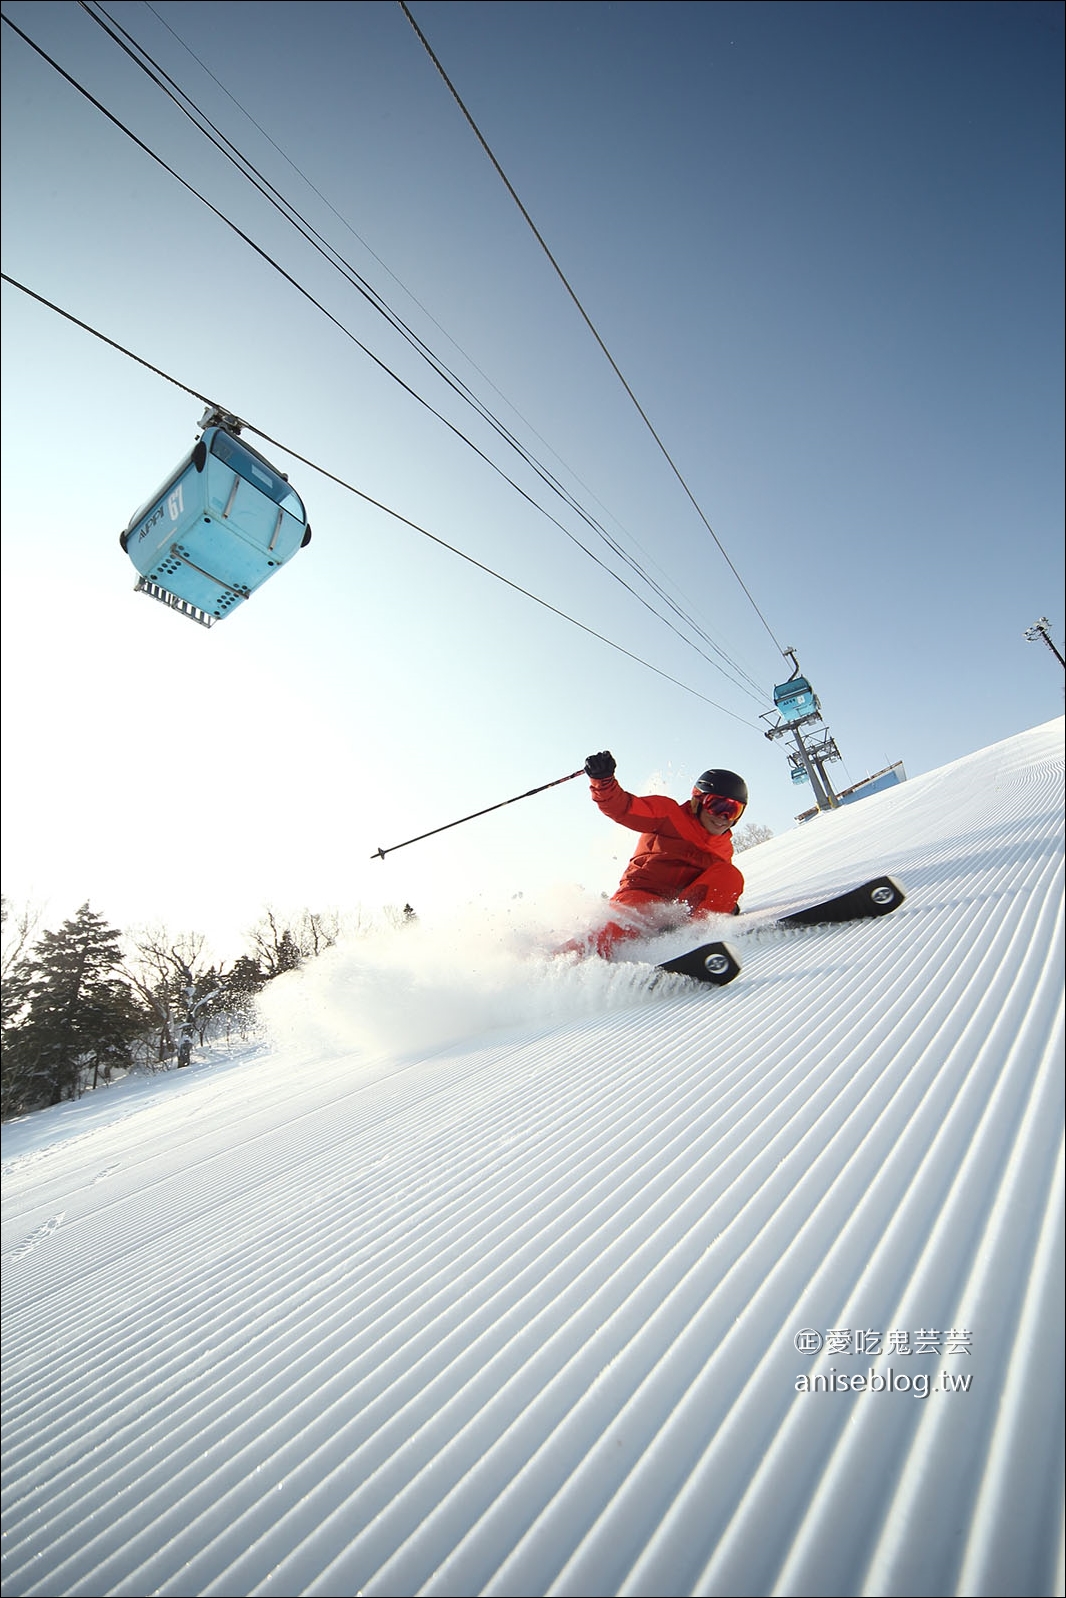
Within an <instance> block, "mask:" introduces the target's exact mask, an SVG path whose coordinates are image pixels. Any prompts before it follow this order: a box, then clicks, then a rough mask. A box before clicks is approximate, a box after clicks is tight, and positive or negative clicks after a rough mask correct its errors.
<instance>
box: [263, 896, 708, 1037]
mask: <svg viewBox="0 0 1066 1598" xmlns="http://www.w3.org/2000/svg"><path fill="white" fill-rule="evenodd" d="M605 910H606V906H605V904H604V902H603V900H602V899H599V898H596V897H593V896H591V895H589V894H587V893H584V892H581V891H580V890H577V889H574V890H559V891H558V892H557V893H556V894H555V895H554V896H552V897H549V898H546V899H540V900H538V901H537V902H532V901H527V900H525V899H518V900H515V901H512V902H511V903H510V904H509V905H505V906H485V905H483V904H478V905H470V906H467V907H465V908H464V909H462V910H461V911H458V912H454V913H452V914H449V915H447V916H444V917H440V918H438V919H436V920H433V919H427V920H422V919H419V920H413V921H411V922H409V923H407V924H405V925H402V926H398V927H389V928H385V929H382V930H376V931H372V932H370V933H364V934H360V935H358V936H352V937H348V938H346V939H342V940H341V941H340V942H339V943H338V944H337V945H336V946H335V947H334V948H332V949H329V950H327V951H326V953H325V954H323V955H321V956H320V957H319V958H318V959H317V960H314V961H311V962H309V963H308V964H307V965H305V966H303V967H302V968H301V969H300V970H298V971H293V972H290V973H288V974H287V975H285V976H283V977H279V978H277V979H276V980H275V981H274V982H272V983H271V984H270V986H269V988H267V989H266V990H265V991H264V993H263V995H262V996H261V1000H260V1011H261V1014H262V1017H263V1020H264V1022H265V1024H266V1027H267V1030H268V1032H269V1034H270V1036H271V1038H272V1039H273V1041H274V1042H275V1043H276V1044H277V1045H278V1046H284V1047H285V1048H286V1049H289V1050H291V1049H296V1050H297V1051H299V1052H300V1053H301V1054H302V1055H305V1056H317V1055H322V1054H337V1053H347V1052H352V1051H358V1052H361V1053H367V1054H374V1055H380V1054H387V1055H390V1056H399V1055H403V1054H407V1053H410V1052H413V1051H417V1050H425V1049H427V1048H434V1047H441V1048H444V1047H446V1046H448V1045H451V1044H454V1043H457V1042H461V1041H462V1040H464V1039H467V1038H470V1037H474V1036H477V1035H480V1034H482V1033H484V1032H486V1031H497V1030H500V1029H509V1028H511V1027H528V1026H529V1025H530V1024H533V1025H536V1024H538V1023H539V1022H543V1023H544V1025H545V1026H546V1027H552V1026H556V1025H558V1024H559V1023H560V1022H563V1021H568V1020H574V1019H578V1018H580V1017H581V1016H584V1015H591V1014H598V1013H602V1012H603V1011H604V1010H610V1009H620V1008H627V1007H629V1006H631V1005H633V1004H637V1003H640V1002H644V1001H648V1000H649V999H650V997H651V995H650V993H649V976H650V973H649V968H648V963H647V962H648V961H649V960H654V959H662V958H664V953H663V951H661V950H660V951H659V952H658V953H657V954H656V953H655V952H654V943H652V942H644V941H640V942H638V941H637V940H634V941H633V943H632V945H631V946H630V948H629V950H627V953H630V952H631V958H629V959H628V960H626V961H620V962H619V963H617V964H607V963H606V962H605V961H603V960H599V959H579V958H577V957H576V956H575V955H573V954H566V953H559V950H560V947H561V946H562V945H563V944H565V943H566V942H567V941H568V940H569V939H573V938H581V937H582V936H583V935H584V934H586V933H587V932H588V931H589V930H590V929H592V928H594V927H597V926H599V925H602V923H603V921H604V920H605ZM655 941H656V942H660V941H663V940H655ZM692 941H693V939H692V935H691V933H686V934H683V935H682V936H681V941H680V943H679V942H678V934H677V933H676V932H675V933H674V935H673V939H672V943H671V947H670V949H669V950H668V951H666V952H669V953H676V952H679V950H680V949H681V948H683V947H687V946H688V945H689V944H691V942H692ZM679 980H681V979H673V980H670V981H665V982H662V984H661V986H662V991H663V993H664V994H665V993H667V992H672V991H676V982H677V981H679Z"/></svg>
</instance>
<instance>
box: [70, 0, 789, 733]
mask: <svg viewBox="0 0 1066 1598" xmlns="http://www.w3.org/2000/svg"><path fill="white" fill-rule="evenodd" d="M97 3H98V0H97ZM142 3H143V5H144V8H145V10H146V11H150V12H151V14H152V16H153V17H155V19H156V21H157V22H158V23H159V24H160V26H161V27H163V28H165V29H166V31H167V32H168V33H169V34H170V36H171V38H172V39H174V40H175V42H176V43H177V44H179V45H180V46H181V48H182V49H183V50H184V51H185V53H186V55H188V56H190V57H191V58H192V60H193V61H195V62H196V64H197V66H198V67H199V68H200V70H201V71H202V72H203V73H204V74H205V76H207V77H209V78H210V79H211V81H212V83H214V84H215V86H216V88H218V89H220V90H221V92H222V93H223V94H224V95H225V96H226V98H227V100H229V101H230V103H231V104H232V105H234V106H236V108H237V110H238V111H239V112H240V113H241V115H242V116H243V117H245V118H246V119H247V121H249V122H250V123H251V124H252V127H253V128H255V130H256V132H257V133H259V134H260V135H261V136H262V137H263V138H264V139H265V140H266V142H267V143H268V144H269V145H270V146H271V147H272V149H274V150H275V151H276V152H277V154H278V155H279V156H280V157H281V159H282V160H283V161H284V162H285V164H286V166H288V167H289V168H290V170H291V171H293V172H295V174H296V176H297V177H298V178H299V179H300V181H301V182H302V183H305V184H306V185H307V187H308V188H309V189H310V190H311V192H312V194H314V195H316V196H317V197H318V199H319V200H321V202H322V204H323V205H324V206H325V207H326V209H327V210H328V211H331V212H332V213H333V215H334V216H335V217H336V219H337V221H338V222H339V223H340V225H341V226H342V227H343V228H344V229H345V231H346V232H348V233H350V234H351V235H352V237H353V238H354V239H356V240H357V241H358V242H359V244H361V245H362V247H363V249H364V250H365V251H366V252H367V254H368V255H370V256H371V257H372V258H373V259H374V260H375V261H376V262H377V264H378V266H379V267H380V268H381V270H382V271H383V272H384V273H385V274H386V276H387V277H390V278H391V279H392V281H393V282H394V283H395V284H396V286H397V288H398V289H399V290H400V291H401V293H403V294H405V295H406V296H407V298H408V299H409V300H411V301H412V303H413V304H414V305H416V306H417V307H418V309H419V311H421V313H422V315H423V316H424V317H425V318H426V320H427V321H429V322H432V324H433V326H434V327H435V328H436V329H437V332H438V333H440V334H441V336H442V337H443V338H445V339H447V341H448V343H449V344H450V345H451V346H452V348H453V349H455V350H458V352H459V354H460V355H461V356H462V357H463V359H464V360H465V361H466V362H467V364H468V365H469V366H470V367H471V368H472V369H473V370H474V371H475V372H476V373H477V375H478V377H480V378H481V380H482V382H484V383H486V384H487V385H488V387H489V388H490V389H491V390H492V392H493V393H494V394H495V395H496V396H497V397H498V398H499V399H501V400H502V401H503V403H504V404H505V405H506V406H507V407H508V409H509V410H510V411H512V412H513V413H514V414H515V415H516V416H517V417H518V419H519V421H520V422H521V423H522V425H523V426H524V427H525V428H526V429H527V430H528V431H529V432H530V433H531V434H532V436H533V437H534V438H535V439H537V441H538V442H539V443H541V444H543V446H544V448H545V449H546V450H547V451H548V452H549V454H550V455H552V456H553V457H554V458H555V460H557V461H558V462H559V464H560V465H561V466H563V467H564V468H565V469H566V471H568V472H569V474H570V476H571V477H572V478H573V479H574V480H575V482H577V483H578V484H579V486H580V487H581V488H583V489H584V491H585V493H586V494H588V495H589V497H590V498H591V499H593V500H594V501H595V502H596V504H597V505H599V507H600V509H601V510H602V511H604V512H606V514H608V515H611V516H612V520H614V521H615V522H616V523H617V522H618V518H617V517H614V516H613V515H612V513H611V512H610V511H609V510H608V509H607V506H605V505H604V504H603V502H602V500H600V499H598V498H597V496H596V494H595V492H594V490H593V489H591V488H590V487H589V485H588V484H587V483H586V482H584V480H583V479H582V478H581V477H580V476H579V475H578V473H577V472H575V471H574V469H573V467H572V466H569V465H567V463H566V462H565V461H563V460H562V458H561V457H560V456H559V454H558V453H557V451H556V450H555V448H554V447H553V446H552V444H550V443H549V441H548V440H547V439H546V438H545V437H544V435H543V434H542V433H540V432H538V431H537V429H536V427H535V426H534V425H533V423H532V422H531V421H530V420H529V418H528V417H527V416H525V415H523V413H522V412H521V411H520V410H519V409H518V407H517V406H516V405H515V404H514V402H513V401H512V400H509V399H508V398H507V396H506V394H504V393H503V391H502V389H500V388H499V387H498V386H497V385H496V384H495V383H494V382H493V380H492V378H491V377H490V376H489V374H488V373H487V372H486V371H485V370H484V369H483V368H482V367H480V366H479V365H478V364H477V362H476V361H475V360H474V359H473V357H472V356H471V355H470V353H469V351H467V350H465V349H463V347H462V346H461V345H460V344H458V343H457V342H456V340H455V339H454V338H453V337H452V335H451V334H450V333H449V332H448V330H447V328H446V327H444V326H443V324H442V323H441V322H439V321H438V320H437V318H436V317H435V316H434V315H433V312H432V311H431V310H430V309H429V307H428V306H426V305H424V304H423V303H422V301H421V300H420V299H419V298H418V296H417V294H415V293H414V292H413V291H412V290H411V289H410V288H409V287H408V286H407V284H405V283H404V282H402V281H401V279H400V278H398V277H397V276H396V274H395V272H394V271H393V270H392V268H391V267H390V266H389V264H388V262H387V261H384V260H382V258H381V256H380V255H378V254H377V252H376V251H375V249H374V247H373V246H372V245H371V244H370V243H369V242H368V241H367V240H366V239H365V238H364V237H363V235H362V234H361V233H360V232H359V230H358V229H357V228H355V227H353V225H352V223H351V222H350V221H349V219H348V218H347V217H346V216H345V215H344V214H343V212H341V211H339V210H338V209H337V207H336V206H335V205H334V204H333V202H332V200H330V199H329V197H328V195H326V194H324V193H323V192H322V190H321V189H320V188H318V187H317V186H316V184H315V183H314V182H313V180H312V179H311V178H309V177H308V175H307V173H306V172H305V171H304V170H303V168H302V167H300V166H298V165H297V164H296V162H295V161H294V160H293V159H292V157H291V156H290V155H289V154H288V152H287V151H286V150H283V149H282V147H281V145H280V144H278V142H277V140H276V139H274V138H273V137H272V136H271V134H270V132H269V131H268V129H267V128H265V127H264V126H263V124H262V123H261V122H259V121H257V120H256V118H255V117H254V116H253V115H252V113H251V112H250V111H249V110H248V107H247V106H246V105H244V104H243V103H242V101H240V100H238V99H237V97H236V95H235V94H233V92H232V91H231V90H230V89H228V88H227V87H226V85H225V84H224V83H223V81H222V79H221V78H219V77H218V76H217V75H216V74H215V73H214V72H212V71H211V68H210V67H209V66H208V64H207V62H206V61H205V60H204V59H203V57H202V56H199V55H197V53H196V51H195V50H194V49H193V48H192V46H191V45H190V44H189V43H188V41H187V40H186V39H183V38H182V36H181V34H180V33H178V32H177V31H176V29H174V28H172V27H171V25H170V23H169V22H168V21H167V19H166V18H165V17H164V16H163V15H162V14H161V13H160V12H159V11H157V10H156V8H155V6H153V5H152V4H151V0H142ZM100 9H101V10H103V7H102V6H101V7H100ZM105 14H106V13H105ZM112 20H113V19H112ZM115 26H116V27H118V24H117V23H116V24H115ZM122 32H123V33H124V34H125V36H126V37H127V38H129V39H131V40H132V35H130V34H129V33H128V32H127V31H126V30H125V29H123V30H122ZM132 42H134V43H135V45H136V48H137V49H138V50H140V51H142V53H145V54H146V53H147V52H144V47H143V46H142V45H140V44H136V41H132ZM159 70H160V71H161V72H164V69H163V68H161V67H160V68H159ZM164 76H166V77H167V78H168V81H169V82H174V80H173V79H172V78H170V77H169V74H166V73H165V72H164ZM175 87H177V86H176V85H175ZM178 92H179V93H181V94H182V95H183V97H185V96H184V90H181V89H179V90H178ZM186 98H187V97H186ZM196 109H197V112H198V114H201V115H202V112H200V110H199V107H197V108H196ZM205 120H206V119H205ZM212 126H213V124H212ZM221 137H223V138H225V135H224V134H223V135H221ZM226 142H227V143H229V142H230V141H229V140H228V139H226ZM331 248H332V246H331ZM459 381H460V382H462V381H463V380H462V379H459ZM463 386H464V387H466V386H467V385H466V384H465V383H464V385H463ZM593 525H595V526H596V527H597V528H600V529H601V530H602V535H603V536H604V537H605V538H606V539H608V541H609V542H610V544H611V547H612V548H617V549H618V551H619V554H620V555H621V557H622V559H624V560H627V561H630V557H629V556H628V555H627V554H626V552H625V551H624V550H623V549H622V548H621V547H620V546H618V545H616V544H615V542H614V540H613V539H612V538H611V535H610V534H609V533H607V531H606V529H603V528H602V524H601V523H600V522H598V521H597V522H595V523H594V524H593ZM618 525H619V526H621V524H620V523H618ZM622 531H623V532H624V533H625V536H626V537H627V538H629V539H630V540H631V542H633V543H634V544H636V547H637V548H638V549H639V550H640V552H641V554H642V555H644V556H645V558H646V559H652V557H650V556H648V554H647V551H646V550H644V549H643V548H642V546H641V545H640V544H639V542H638V541H637V540H636V539H635V538H634V537H633V534H632V533H630V532H629V531H628V530H627V529H625V528H622ZM630 564H634V563H633V562H632V561H630ZM653 564H654V561H653ZM634 569H635V570H637V571H639V572H640V573H641V574H642V575H643V576H644V578H645V580H646V581H647V582H648V583H649V584H651V585H652V587H653V588H654V589H655V592H656V593H658V594H660V595H661V596H662V598H663V599H664V600H665V601H666V603H667V604H669V605H670V606H671V608H672V609H673V610H674V611H675V613H676V614H677V615H678V616H679V617H680V618H681V620H683V621H684V622H685V623H686V625H688V626H690V627H691V628H692V629H693V631H694V632H695V633H696V634H697V636H698V637H700V638H702V639H703V640H704V641H705V642H706V643H707V644H708V645H709V646H710V647H711V648H712V649H715V650H717V651H718V653H722V651H721V650H720V649H719V647H718V645H717V644H716V643H715V642H714V640H713V639H712V638H710V637H709V636H708V634H707V633H706V632H705V630H704V629H703V628H702V627H701V626H700V624H699V623H698V622H697V621H695V619H694V618H693V617H691V616H689V615H688V614H687V612H685V611H683V610H681V609H680V608H679V607H678V606H677V604H676V603H675V601H674V600H673V599H672V598H671V596H670V595H669V594H668V593H667V591H666V590H665V589H663V588H662V587H661V586H660V585H659V583H658V582H657V581H656V580H655V579H654V578H652V577H651V576H650V575H649V574H648V572H647V571H645V569H644V568H643V567H642V566H640V565H639V563H638V564H635V565H634ZM658 569H659V570H661V568H658ZM663 576H664V578H665V577H666V573H665V572H664V573H663ZM667 580H669V579H668V578H667ZM726 658H728V657H726ZM730 664H732V665H733V666H734V667H735V668H736V670H737V671H739V672H740V674H741V676H742V677H744V678H745V680H746V681H747V682H749V683H750V685H751V687H752V688H753V689H755V690H756V692H757V693H759V694H760V696H761V693H762V688H761V685H760V684H759V683H757V682H756V681H755V679H754V678H753V677H751V676H750V675H749V674H748V673H747V672H746V671H744V669H743V667H741V666H740V665H739V663H738V662H736V661H731V662H730ZM760 703H761V697H760Z"/></svg>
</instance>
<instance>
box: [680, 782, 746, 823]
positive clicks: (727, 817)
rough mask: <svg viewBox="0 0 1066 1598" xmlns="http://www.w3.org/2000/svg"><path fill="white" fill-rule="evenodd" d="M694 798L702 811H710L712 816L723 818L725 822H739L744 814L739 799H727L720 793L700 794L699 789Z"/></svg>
mask: <svg viewBox="0 0 1066 1598" xmlns="http://www.w3.org/2000/svg"><path fill="white" fill-rule="evenodd" d="M692 797H693V798H694V799H695V800H696V801H697V802H698V804H699V807H700V809H701V810H709V811H710V813H711V815H712V816H721V817H722V819H723V820H724V821H729V822H733V821H739V820H740V818H741V816H742V815H743V814H744V806H743V804H741V802H740V800H739V799H727V798H726V797H725V795H724V794H720V793H700V791H699V789H698V788H697V790H696V792H695V793H694V794H693V795H692Z"/></svg>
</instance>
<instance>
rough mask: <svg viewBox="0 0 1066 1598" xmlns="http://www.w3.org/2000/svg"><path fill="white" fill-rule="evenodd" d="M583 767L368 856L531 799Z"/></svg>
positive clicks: (581, 773) (579, 773) (580, 773)
mask: <svg viewBox="0 0 1066 1598" xmlns="http://www.w3.org/2000/svg"><path fill="white" fill-rule="evenodd" d="M584 775H585V768H584V766H582V767H581V768H580V769H579V770H578V771H571V772H569V773H568V775H567V776H565V777H556V779H555V781H554V782H544V783H541V785H540V787H539V788H530V790H529V792H528V793H516V794H515V796H514V798H513V799H501V800H500V802H499V804H498V805H487V806H486V807H485V809H484V810H475V811H474V813H473V815H471V816H460V817H459V820H458V821H446V822H445V823H444V826H443V827H434V828H433V829H432V831H430V832H420V833H419V834H418V837H417V838H407V839H405V841H404V842H403V843H394V844H393V845H392V847H391V848H389V849H376V850H375V851H374V853H373V854H372V855H371V856H370V858H371V860H384V858H385V856H386V855H387V854H392V853H393V852H394V850H396V849H406V848H407V845H408V844H409V843H421V842H422V839H423V838H432V837H435V835H436V834H437V833H438V832H447V831H448V828H449V827H461V826H462V824H463V822H464V821H476V820H477V818H478V816H487V815H488V814H489V812H490V811H491V810H502V809H503V807H504V805H516V804H517V803H518V801H519V799H532V797H533V795H534V794H535V793H544V792H545V790H546V789H548V788H558V786H559V784H560V783H561V782H573V780H574V778H575V777H583V776H584Z"/></svg>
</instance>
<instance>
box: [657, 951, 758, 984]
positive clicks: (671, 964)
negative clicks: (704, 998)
mask: <svg viewBox="0 0 1066 1598" xmlns="http://www.w3.org/2000/svg"><path fill="white" fill-rule="evenodd" d="M656 970H657V971H665V972H668V973H669V974H670V975H671V976H680V977H694V978H695V980H696V981H697V982H709V983H710V984H711V985H712V986H713V987H716V988H722V987H725V985H726V983H727V982H732V981H733V979H734V978H735V977H738V976H739V975H740V956H739V955H738V954H737V951H736V950H735V949H734V948H732V947H731V946H730V945H729V944H728V943H703V944H701V945H700V947H699V948H698V949H690V950H689V951H688V953H687V954H681V955H678V956H677V958H676V959H674V960H664V961H663V963H662V965H660V966H657V967H656Z"/></svg>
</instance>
